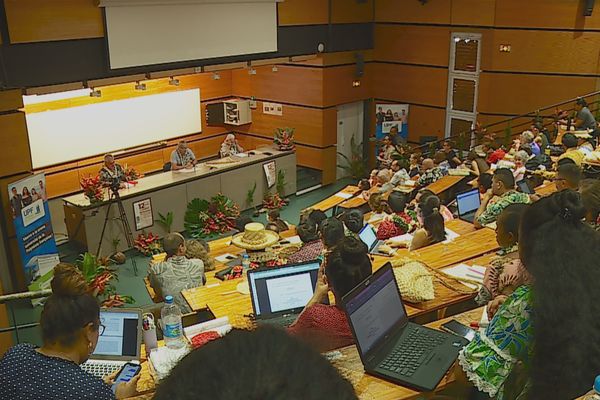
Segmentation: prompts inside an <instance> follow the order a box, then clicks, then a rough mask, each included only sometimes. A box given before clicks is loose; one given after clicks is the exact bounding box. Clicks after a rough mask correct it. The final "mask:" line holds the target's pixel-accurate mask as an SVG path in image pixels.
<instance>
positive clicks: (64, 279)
mask: <svg viewBox="0 0 600 400" xmlns="http://www.w3.org/2000/svg"><path fill="white" fill-rule="evenodd" d="M50 286H51V288H52V295H51V296H50V297H49V298H48V300H46V304H45V305H44V310H43V311H42V316H41V319H40V325H41V328H42V339H43V341H44V344H51V343H60V344H61V345H63V346H70V345H73V344H74V343H75V342H76V340H77V334H78V332H79V331H80V329H82V328H83V327H84V326H85V325H87V324H89V323H90V322H91V323H93V324H94V325H95V327H96V328H97V327H98V324H99V318H100V306H99V305H98V302H97V301H96V298H95V297H94V296H92V295H91V294H90V292H89V287H88V285H87V283H86V281H85V279H84V277H83V275H82V274H81V272H80V271H79V270H78V269H77V267H75V266H74V265H71V264H67V263H60V264H58V265H57V266H56V267H54V277H53V278H52V281H51V282H50Z"/></svg>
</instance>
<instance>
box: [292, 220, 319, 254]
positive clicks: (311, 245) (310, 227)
mask: <svg viewBox="0 0 600 400" xmlns="http://www.w3.org/2000/svg"><path fill="white" fill-rule="evenodd" d="M296 233H297V234H298V237H299V238H300V240H301V241H302V247H300V249H299V250H298V251H297V252H295V253H294V254H292V255H291V256H289V257H288V259H287V262H288V263H290V264H294V263H301V262H305V261H312V260H316V259H318V258H319V257H321V255H322V254H323V249H324V247H323V242H322V241H321V239H320V238H319V231H318V230H317V225H316V224H315V223H314V222H312V221H305V222H302V223H300V224H299V225H298V227H297V228H296Z"/></svg>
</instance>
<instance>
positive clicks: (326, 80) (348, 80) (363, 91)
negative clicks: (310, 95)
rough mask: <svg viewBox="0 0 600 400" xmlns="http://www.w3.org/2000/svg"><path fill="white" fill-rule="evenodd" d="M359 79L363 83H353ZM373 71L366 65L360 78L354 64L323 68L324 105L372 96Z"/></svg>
mask: <svg viewBox="0 0 600 400" xmlns="http://www.w3.org/2000/svg"><path fill="white" fill-rule="evenodd" d="M355 80H359V81H360V82H361V85H360V86H358V87H354V86H353V85H352V83H353V82H354V81H355ZM370 82H371V73H370V68H369V67H367V66H366V65H365V70H364V75H363V76H362V77H361V78H358V77H357V75H356V67H355V66H354V65H348V66H340V67H331V68H325V69H323V105H324V106H325V107H331V106H336V105H340V104H345V103H352V102H355V101H360V100H364V99H368V98H370V97H371V85H370Z"/></svg>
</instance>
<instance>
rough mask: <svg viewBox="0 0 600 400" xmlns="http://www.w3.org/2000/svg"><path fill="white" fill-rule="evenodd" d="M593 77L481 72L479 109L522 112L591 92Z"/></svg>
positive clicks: (593, 84) (594, 80)
mask: <svg viewBox="0 0 600 400" xmlns="http://www.w3.org/2000/svg"><path fill="white" fill-rule="evenodd" d="M595 89H596V78H585V77H566V76H549V75H526V74H500V73H497V74H490V73H482V74H481V77H480V81H479V105H478V108H477V109H478V110H479V111H480V112H488V113H503V114H504V113H506V114H522V113H526V112H530V111H533V110H535V109H536V108H539V107H544V106H548V105H550V104H553V103H558V102H561V101H564V100H566V99H569V98H573V97H577V96H580V95H583V94H587V93H590V92H593V91H594V90H595Z"/></svg>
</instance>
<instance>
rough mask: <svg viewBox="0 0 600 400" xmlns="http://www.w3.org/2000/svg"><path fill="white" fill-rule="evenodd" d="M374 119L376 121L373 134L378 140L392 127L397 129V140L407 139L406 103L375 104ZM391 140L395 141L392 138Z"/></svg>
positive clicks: (388, 132) (387, 133)
mask: <svg viewBox="0 0 600 400" xmlns="http://www.w3.org/2000/svg"><path fill="white" fill-rule="evenodd" d="M375 119H376V121H377V127H376V130H375V136H376V137H377V139H378V140H381V139H383V138H384V137H385V136H387V135H389V134H390V132H391V131H392V129H394V128H395V129H396V130H397V131H396V132H397V134H398V139H397V140H400V139H401V140H402V141H406V140H407V139H408V104H377V105H376V106H375ZM392 135H394V132H392ZM392 140H393V141H396V139H394V138H392ZM395 144H396V143H395Z"/></svg>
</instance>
